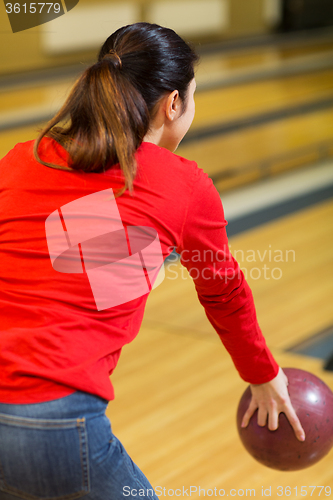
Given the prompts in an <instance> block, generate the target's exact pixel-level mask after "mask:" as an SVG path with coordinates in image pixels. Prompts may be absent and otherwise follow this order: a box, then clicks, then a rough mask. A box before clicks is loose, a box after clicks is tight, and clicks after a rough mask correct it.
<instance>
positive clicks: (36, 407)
mask: <svg viewBox="0 0 333 500" xmlns="http://www.w3.org/2000/svg"><path fill="white" fill-rule="evenodd" d="M108 403H109V402H108V401H107V400H105V399H102V398H100V397H99V396H95V395H93V394H88V393H86V392H80V391H77V392H74V393H72V394H70V395H69V396H65V397H63V398H60V399H54V400H52V401H46V402H45V403H33V404H7V403H0V413H5V414H7V415H15V416H19V417H27V418H44V419H45V418H51V419H52V418H54V419H59V418H80V417H85V418H93V417H94V416H96V414H100V413H104V412H105V410H106V407H107V405H108Z"/></svg>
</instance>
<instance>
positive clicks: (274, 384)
mask: <svg viewBox="0 0 333 500" xmlns="http://www.w3.org/2000/svg"><path fill="white" fill-rule="evenodd" d="M196 61H197V56H196V55H195V53H194V52H193V50H192V49H191V47H190V46H189V45H188V44H186V43H185V42H184V41H183V40H182V39H181V38H180V37H179V36H178V35H177V34H176V33H175V32H173V31H172V30H170V29H166V28H163V27H160V26H157V25H154V24H147V23H137V24H133V25H129V26H125V27H123V28H121V29H119V30H117V31H116V32H115V33H113V34H112V35H111V36H110V37H109V38H108V39H107V40H106V42H105V43H104V45H103V47H102V49H101V51H100V54H99V57H98V62H97V63H96V64H94V65H93V66H91V67H90V68H88V69H87V70H86V71H85V72H84V73H83V75H82V76H81V77H80V78H79V80H78V81H77V83H76V84H75V86H74V88H73V90H72V92H71V94H70V95H69V97H68V99H67V101H66V103H65V104H64V106H63V108H62V109H61V110H60V112H59V113H58V114H57V115H56V116H55V118H54V119H53V120H51V122H50V123H49V124H48V125H47V127H46V128H45V129H44V130H43V131H42V132H41V134H40V135H39V137H38V139H37V140H36V142H34V141H29V142H27V143H24V144H18V145H17V146H16V147H15V148H14V149H13V150H12V151H10V152H9V153H8V155H7V156H6V157H5V158H4V159H3V160H2V161H1V163H0V172H1V177H0V187H1V195H0V208H1V211H0V212H1V216H0V242H1V245H0V253H1V255H0V257H1V258H0V266H1V272H0V280H1V291H0V324H1V328H0V344H1V356H0V369H1V374H2V375H1V382H0V465H1V468H0V499H1V500H14V499H17V498H25V499H41V498H44V499H45V498H52V499H65V498H66V499H69V498H79V497H81V496H82V497H85V498H87V499H94V500H99V499H100V500H106V499H112V500H118V499H121V498H123V497H124V492H128V491H130V490H131V489H132V488H133V489H136V490H138V489H140V488H144V489H145V490H146V491H147V495H146V496H147V498H157V497H156V495H155V493H154V492H153V489H152V487H151V485H150V484H149V482H148V481H147V479H146V478H145V477H144V475H143V474H142V472H141V471H140V470H139V469H138V468H137V466H136V465H134V464H133V462H132V461H131V459H130V458H129V456H128V455H127V453H126V452H125V450H124V449H123V447H122V445H121V444H120V443H119V441H118V440H117V439H116V438H115V436H114V435H113V434H112V432H111V428H110V423H109V421H108V419H107V417H106V416H105V409H106V406H107V404H108V401H110V400H111V399H113V389H112V385H111V382H110V379H109V375H110V374H111V373H112V372H113V370H114V368H115V366H116V364H117V361H118V358H119V355H120V352H121V349H122V347H123V345H124V344H126V343H128V342H130V341H131V340H133V338H134V337H135V336H136V335H137V333H138V331H139V328H140V324H141V321H142V317H143V312H144V307H145V303H146V300H147V297H148V295H149V292H150V290H151V288H152V286H153V285H154V281H155V279H156V274H157V271H158V269H159V268H160V266H161V262H163V260H164V259H165V258H166V257H167V256H168V255H169V254H170V253H171V251H172V249H176V250H177V252H178V253H179V254H180V255H181V261H182V263H183V264H184V265H185V266H186V267H187V269H188V270H189V272H190V274H191V275H192V276H193V280H194V283H195V287H196V290H197V293H198V298H199V300H200V302H201V304H202V305H203V307H204V308H205V311H206V314H207V317H208V319H209V321H210V322H211V323H212V325H213V326H214V328H215V329H216V331H217V333H218V334H219V336H220V337H221V340H222V342H223V343H224V345H225V347H226V348H227V350H228V351H229V353H230V355H231V356H232V359H233V362H234V364H235V366H236V368H237V369H238V371H239V373H240V376H241V377H242V378H243V379H244V380H245V381H247V382H249V383H250V384H251V387H252V394H253V397H252V401H251V404H250V407H249V409H248V410H247V412H246V414H245V415H244V420H243V425H244V426H246V425H247V423H248V421H249V418H250V417H251V415H252V414H253V413H254V411H255V410H256V409H257V408H258V409H259V411H258V421H259V424H260V425H266V422H267V420H268V426H269V428H270V429H276V428H277V426H278V415H279V413H280V412H281V411H283V412H284V413H285V414H286V415H287V417H288V418H289V421H290V422H291V424H292V426H293V428H294V430H295V434H296V436H297V438H298V439H304V435H303V429H302V427H301V425H300V422H299V420H298V418H297V416H296V414H295V412H294V410H293V408H292V406H291V403H290V400H289V396H288V391H287V379H286V377H285V376H284V374H283V372H282V371H281V369H280V368H279V367H278V365H277V363H276V361H275V360H274V358H273V357H272V355H271V353H270V351H269V349H268V348H267V346H266V343H265V340H264V338H263V336H262V333H261V331H260V328H259V326H258V323H257V319H256V314H255V308H254V304H253V298H252V294H251V291H250V289H249V287H248V285H247V283H246V282H245V280H244V276H243V274H242V272H241V271H240V269H239V267H238V264H237V262H235V260H234V259H233V258H232V256H231V255H230V252H229V249H228V242H227V236H226V231H225V226H226V222H225V220H224V214H223V208H222V205H221V201H220V197H219V195H218V193H217V191H216V189H215V188H214V186H213V184H212V181H211V180H210V179H209V178H208V176H207V175H206V174H205V173H204V172H203V171H202V170H201V169H200V168H198V166H197V165H196V163H194V162H191V161H188V160H186V159H184V158H181V157H179V156H177V155H175V154H174V151H175V149H176V148H177V146H178V144H179V142H180V141H181V139H182V138H183V137H184V135H185V134H186V132H187V130H188V129H189V127H190V125H191V122H192V120H193V117H194V108H195V106H194V91H195V86H196V83H195V78H194V69H193V68H194V64H195V62H196ZM147 249H149V251H148V250H147ZM198 255H199V256H201V257H202V258H198ZM128 284H129V286H128ZM125 487H127V489H126V491H125V490H124V488H125Z"/></svg>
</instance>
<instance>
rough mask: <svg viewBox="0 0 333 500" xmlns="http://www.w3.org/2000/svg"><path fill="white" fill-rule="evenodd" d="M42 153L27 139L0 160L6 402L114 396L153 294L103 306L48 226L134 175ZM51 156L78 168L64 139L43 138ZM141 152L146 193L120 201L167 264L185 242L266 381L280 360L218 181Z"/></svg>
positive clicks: (1, 364)
mask: <svg viewBox="0 0 333 500" xmlns="http://www.w3.org/2000/svg"><path fill="white" fill-rule="evenodd" d="M32 149H33V141H29V142H26V143H23V144H18V145H16V147H15V148H14V149H13V150H11V151H10V152H9V153H8V154H7V156H5V158H3V159H2V160H1V161H0V402H3V403H18V404H23V403H36V402H43V401H49V400H52V399H56V398H59V397H63V396H66V395H69V394H70V393H72V392H74V391H76V390H81V391H86V392H89V393H92V394H96V395H98V396H100V397H102V398H105V399H107V400H110V399H113V397H114V393H113V388H112V384H111V382H110V378H109V376H110V374H111V373H112V372H113V370H114V368H115V366H116V364H117V361H118V358H119V355H120V352H121V348H122V347H123V346H124V345H125V344H127V343H129V342H131V341H132V340H133V339H134V337H135V336H136V335H137V333H138V331H139V329H140V325H141V322H142V318H143V314H144V308H145V304H146V300H147V298H148V295H149V293H144V294H143V295H141V296H137V297H136V298H133V299H131V300H127V302H124V303H121V301H120V303H118V305H115V306H113V307H100V308H98V307H97V305H96V304H97V302H96V300H95V299H96V297H95V296H94V293H93V290H92V287H91V283H90V282H89V280H88V276H87V272H88V273H89V270H88V271H87V270H84V272H70V271H71V270H70V269H69V270H67V272H61V271H59V270H57V268H56V266H55V264H54V262H53V261H52V259H51V253H50V247H49V246H48V241H47V235H46V221H47V219H48V218H49V216H50V214H54V213H61V207H63V210H64V213H65V210H66V209H65V208H64V207H65V205H67V204H70V203H71V202H75V201H76V200H79V199H80V198H83V197H85V196H88V195H92V194H94V193H100V192H102V191H104V190H108V189H110V188H111V189H112V190H113V191H116V190H117V189H118V188H121V187H122V185H123V176H122V172H121V171H120V169H119V168H118V167H117V166H116V167H112V168H110V169H108V170H107V171H105V172H103V173H84V172H78V171H75V172H74V171H73V172H69V171H63V170H56V169H53V168H49V167H46V166H43V165H41V164H40V163H38V162H37V161H36V160H35V159H34V157H33V151H32ZM40 156H41V157H42V158H43V159H44V160H46V161H48V162H50V163H55V164H60V165H67V153H66V152H65V150H64V149H63V148H62V147H61V146H59V145H58V144H57V143H56V142H55V141H53V140H52V139H49V138H47V139H43V141H42V143H41V146H40ZM136 159H137V164H138V170H137V175H136V178H135V181H134V192H133V194H132V195H131V194H129V193H128V191H126V192H125V193H124V194H123V195H121V196H120V197H119V198H117V199H116V208H117V213H118V214H119V217H120V219H121V222H122V225H123V227H124V228H125V229H126V228H127V229H126V230H127V232H128V231H129V230H130V228H131V227H134V228H135V227H138V226H141V227H142V226H144V227H145V228H147V227H148V228H153V229H154V230H155V231H156V232H157V235H158V239H159V244H160V248H161V251H162V254H163V259H165V258H166V257H167V256H168V255H169V254H170V253H171V251H172V249H173V248H174V249H176V251H177V252H178V253H179V254H180V255H181V261H182V263H183V265H185V266H186V267H187V269H188V270H189V271H190V274H191V276H192V278H193V281H194V284H195V287H196V290H197V293H198V298H199V301H200V302H201V304H202V305H203V307H204V308H205V311H206V314H207V317H208V319H209V321H210V322H211V324H212V325H213V327H214V328H215V329H216V331H217V333H218V334H219V336H220V338H221V340H222V342H223V344H224V345H225V347H226V349H227V350H228V352H229V353H230V355H231V356H232V359H233V361H234V364H235V366H236V368H237V370H238V371H239V374H240V376H241V377H242V378H243V379H244V380H245V381H248V382H250V383H254V384H258V383H264V382H267V381H269V380H271V379H272V378H274V377H275V376H276V374H277V371H278V366H277V364H276V362H275V360H274V359H273V357H272V355H271V353H270V351H269V349H268V348H267V346H266V343H265V339H264V338H263V336H262V333H261V331H260V328H259V326H258V323H257V318H256V313H255V307H254V303H253V298H252V294H251V290H250V288H249V286H248V285H247V283H246V281H245V279H244V276H243V274H242V272H241V271H240V269H239V267H238V264H237V262H236V261H235V260H234V259H233V258H232V256H231V254H230V252H229V249H228V242H227V235H226V229H225V227H226V224H227V223H226V221H225V219H224V213H223V207H222V204H221V200H220V196H219V194H218V192H217V191H216V189H215V187H214V185H213V183H212V181H211V179H210V178H209V177H208V176H207V174H205V173H204V172H203V170H202V169H200V168H198V166H197V164H196V163H195V162H192V161H188V160H186V159H184V158H182V157H180V156H177V155H175V154H173V153H171V152H170V151H168V150H166V149H164V148H160V147H158V146H156V145H154V144H152V143H147V142H145V143H142V145H141V146H140V148H139V149H138V151H137V154H136ZM67 206H72V205H67ZM57 211H58V212H57ZM59 221H60V219H59ZM59 223H60V222H59ZM62 223H64V220H62ZM64 229H66V228H65V226H64ZM68 234H70V233H68ZM127 241H129V240H128V238H127ZM77 248H78V247H77ZM82 248H83V246H82ZM82 248H81V250H80V251H82ZM129 251H130V250H129ZM175 286H176V285H175ZM153 293H154V292H153ZM118 302H119V300H118Z"/></svg>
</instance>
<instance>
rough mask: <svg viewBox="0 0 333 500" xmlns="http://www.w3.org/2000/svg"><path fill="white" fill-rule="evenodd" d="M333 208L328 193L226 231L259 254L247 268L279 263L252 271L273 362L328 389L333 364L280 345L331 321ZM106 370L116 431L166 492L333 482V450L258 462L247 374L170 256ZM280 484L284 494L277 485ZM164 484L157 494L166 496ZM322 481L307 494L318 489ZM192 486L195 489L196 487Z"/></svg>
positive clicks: (292, 491) (289, 489)
mask: <svg viewBox="0 0 333 500" xmlns="http://www.w3.org/2000/svg"><path fill="white" fill-rule="evenodd" d="M332 215H333V202H332V201H329V202H325V203H321V204H318V205H314V206H313V207H311V208H307V209H305V210H302V211H300V212H298V213H294V214H293V215H290V216H287V217H284V218H282V219H280V220H277V221H275V222H272V223H270V224H266V225H265V226H262V227H259V228H257V229H256V230H253V231H249V232H247V233H243V234H240V235H238V236H237V237H233V238H231V239H230V245H231V250H232V251H235V250H239V249H243V250H244V251H247V250H254V251H255V252H257V259H256V262H248V261H247V260H246V257H245V259H244V260H245V262H241V264H242V267H243V268H244V267H247V269H248V273H250V271H251V269H253V268H254V267H258V268H262V267H263V265H265V264H266V265H267V266H268V267H269V266H270V265H274V267H280V268H281V270H282V276H281V278H280V279H279V280H274V279H265V278H264V274H263V273H262V274H261V278H260V279H251V277H250V278H249V283H250V285H251V287H252V290H253V294H254V298H255V302H256V307H257V312H258V318H259V323H260V324H261V327H262V329H263V331H264V333H265V336H266V338H267V342H268V344H269V345H270V347H271V349H272V351H273V354H274V355H275V357H276V359H277V361H278V362H279V364H280V365H281V366H285V367H287V366H292V367H297V368H301V369H303V370H308V371H311V372H313V373H314V374H316V375H317V376H319V377H320V378H322V379H323V380H324V381H325V382H326V384H327V385H328V386H329V387H330V388H331V389H333V374H332V373H330V372H324V371H323V370H322V361H321V360H318V359H315V358H309V357H304V356H300V355H295V354H290V353H289V352H285V349H286V348H288V347H289V346H291V345H294V344H295V343H296V342H297V341H301V340H302V339H305V338H308V336H309V335H312V334H314V333H316V332H317V331H319V330H321V329H322V328H323V327H325V326H327V325H331V324H332V323H333V314H332V313H333V312H332V308H331V299H330V297H331V296H332V279H331V274H332V252H331V251H330V249H331V248H332V236H331V230H330V228H331V221H332ZM269 248H270V249H271V250H272V252H275V251H276V250H279V251H282V253H283V255H285V251H286V250H294V251H295V255H296V258H295V260H291V259H289V261H288V262H274V263H272V262H269V261H267V260H263V261H261V260H260V259H261V258H262V255H263V254H264V252H265V250H269ZM258 252H259V254H258ZM239 255H240V254H238V257H239ZM246 255H248V254H246V253H245V256H246ZM276 255H277V253H274V254H273V257H272V258H274V256H276ZM268 259H269V257H268ZM285 260H286V259H285ZM253 276H254V277H255V276H256V274H255V273H253ZM267 276H268V275H267ZM112 380H113V382H114V384H115V390H116V399H115V401H113V402H111V403H110V405H109V408H108V416H109V417H110V419H111V422H112V425H113V431H114V432H115V434H116V435H118V437H119V438H120V439H121V440H122V442H123V444H124V445H125V447H126V448H127V450H128V452H129V453H130V454H131V456H132V458H133V459H134V460H135V461H136V462H137V463H138V465H139V466H140V467H141V468H142V469H143V471H144V472H145V473H146V474H147V476H148V477H149V479H150V480H151V482H152V484H153V486H154V487H157V486H161V488H166V490H165V491H166V494H167V490H168V489H173V490H176V489H177V488H180V489H182V488H183V487H184V488H185V490H186V488H187V491H188V493H189V489H190V487H191V486H192V487H193V488H195V487H197V488H199V486H200V487H201V488H202V489H206V490H208V489H213V490H214V488H217V491H218V490H219V489H224V490H225V492H226V494H225V497H226V496H227V495H229V497H231V496H236V495H235V493H236V494H237V493H238V492H239V495H238V496H236V498H238V497H240V496H243V497H245V496H246V494H245V492H246V490H248V492H247V497H249V496H250V490H252V497H253V496H254V493H253V491H254V492H255V496H256V497H260V498H263V495H262V491H266V493H267V494H268V493H269V491H271V498H275V499H276V498H279V497H280V498H286V497H288V498H290V499H291V500H298V499H299V498H300V492H301V487H302V486H304V487H305V488H306V490H307V493H308V494H307V496H308V497H310V493H311V491H312V489H310V486H318V487H319V486H322V485H324V486H330V487H331V488H332V487H333V472H332V466H331V464H332V453H333V451H331V452H330V453H329V455H327V456H326V457H325V458H324V459H323V460H322V461H321V462H319V463H318V464H316V465H314V466H313V467H311V468H309V469H306V470H303V471H297V472H288V473H284V472H279V471H275V470H271V469H268V468H265V467H263V466H262V465H260V464H258V463H257V462H256V461H255V460H254V459H252V457H250V456H249V455H248V454H247V452H246V451H245V450H244V449H243V447H242V445H241V443H240V441H239V438H238V436H237V432H236V423H235V421H236V408H237V405H238V401H239V399H240V396H241V394H242V392H243V390H244V389H245V387H246V385H247V384H246V383H245V382H243V381H242V380H241V379H240V378H239V376H238V374H237V372H236V370H235V369H234V367H233V365H232V362H231V361H230V358H229V356H228V354H227V353H226V352H225V350H224V348H223V346H222V344H221V342H220V340H219V339H218V337H217V335H216V333H215V332H214V331H213V329H212V327H211V326H210V324H209V323H208V320H207V319H206V317H205V314H204V311H203V309H202V307H201V305H200V304H199V302H198V300H197V297H196V293H195V290H194V286H193V283H192V281H191V279H190V278H188V276H187V274H186V272H185V273H182V272H181V268H180V267H179V266H178V265H177V264H176V263H174V264H173V267H171V268H169V269H168V270H167V276H166V279H165V280H164V281H163V283H162V284H161V285H160V286H159V287H158V288H156V289H155V290H154V291H153V292H152V294H151V296H150V298H149V300H148V304H147V310H146V315H145V319H144V322H143V327H142V329H141V332H140V333H139V335H138V337H137V339H136V340H135V341H134V342H133V343H132V344H130V345H128V346H126V347H125V348H124V349H123V353H122V356H121V358H120V362H119V366H118V367H117V368H116V371H115V373H114V374H113V375H112ZM280 486H282V488H283V492H284V493H285V492H286V495H285V496H282V497H281V496H280V495H278V493H281V489H278V487H280ZM262 488H263V490H262ZM296 488H297V490H296ZM231 490H232V491H231ZM234 490H236V492H235V491H234ZM242 490H243V491H242ZM332 490H333V488H332ZM161 491H162V495H160V499H163V498H169V497H168V496H166V495H163V489H162V490H161ZM319 491H320V489H319V488H317V490H316V491H315V493H313V495H312V497H313V498H318V493H319ZM192 492H193V493H192V496H191V497H192V498H194V499H199V498H202V497H203V493H201V496H200V497H199V494H198V491H197V492H195V491H194V489H193V490H192ZM303 492H304V489H303ZM296 493H297V494H296ZM206 496H207V495H206ZM323 496H324V497H325V495H324V490H323V491H322V494H321V497H323ZM185 497H186V495H184V496H181V498H185Z"/></svg>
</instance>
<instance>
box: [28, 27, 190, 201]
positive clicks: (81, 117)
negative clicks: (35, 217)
mask: <svg viewBox="0 0 333 500" xmlns="http://www.w3.org/2000/svg"><path fill="white" fill-rule="evenodd" d="M197 60H198V56H197V55H196V54H195V52H194V50H193V48H192V47H191V46H190V45H189V44H187V43H186V42H185V41H184V40H182V38H180V37H179V36H178V35H177V34H176V33H175V32H174V31H173V30H171V29H168V28H163V27H161V26H158V25H156V24H149V23H136V24H132V25H128V26H125V27H123V28H120V29H119V30H117V31H116V32H115V33H113V34H112V35H111V36H110V37H109V38H108V39H107V40H106V42H105V43H104V45H103V46H102V48H101V50H100V53H99V56H98V61H97V63H96V64H94V65H92V66H90V67H89V68H88V69H87V70H86V71H85V72H84V73H83V74H82V75H81V76H80V78H79V79H78V80H77V82H76V83H75V85H74V87H73V88H72V90H71V92H70V94H69V96H68V98H67V100H66V102H65V104H64V105H63V106H62V108H61V109H60V111H59V112H58V113H57V114H56V115H55V116H54V118H53V119H52V120H50V122H49V123H48V124H47V125H46V126H45V127H44V129H42V130H41V132H40V134H39V136H38V137H37V139H36V141H35V145H34V155H35V158H36V159H37V160H38V161H39V162H40V163H42V164H43V165H45V166H48V167H52V168H60V169H63V170H72V169H74V170H81V171H84V172H102V171H104V170H106V169H107V168H110V166H112V165H114V164H117V163H119V166H120V168H121V170H122V172H123V175H124V179H125V185H124V188H123V189H122V190H121V192H120V193H118V195H119V194H121V193H123V192H124V191H125V190H126V189H127V188H128V189H129V190H130V191H131V190H132V188H133V181H134V177H135V173H136V162H135V156H134V155H135V151H136V150H137V148H138V147H139V146H140V144H141V143H142V140H143V138H144V136H145V135H146V134H147V132H148V130H149V124H150V121H151V119H152V118H153V117H154V111H155V106H156V104H157V103H158V101H159V100H160V99H161V98H162V97H163V96H164V95H165V94H166V93H167V92H172V91H173V90H178V91H179V96H180V99H181V101H182V102H183V104H184V106H185V105H186V93H187V90H188V86H189V83H190V82H191V80H192V79H193V78H194V63H195V62H196V61H197ZM184 106H183V107H184ZM60 123H61V125H60ZM45 136H47V137H51V138H53V139H55V140H56V141H57V142H58V143H60V144H61V145H62V146H63V147H64V148H65V149H66V151H67V152H68V157H69V162H68V167H62V166H60V165H55V164H51V163H47V162H46V161H43V160H42V159H41V158H40V157H39V154H38V147H39V145H40V142H41V140H42V139H43V137H45Z"/></svg>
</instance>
